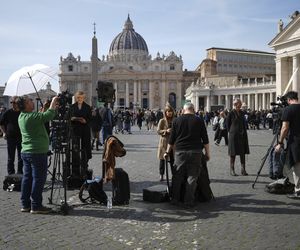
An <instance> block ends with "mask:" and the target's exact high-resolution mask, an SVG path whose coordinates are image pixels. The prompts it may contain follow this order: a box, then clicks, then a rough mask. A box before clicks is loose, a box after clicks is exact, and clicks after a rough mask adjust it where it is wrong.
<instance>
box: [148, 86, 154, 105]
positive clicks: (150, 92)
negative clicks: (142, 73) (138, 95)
mask: <svg viewBox="0 0 300 250" xmlns="http://www.w3.org/2000/svg"><path fill="white" fill-rule="evenodd" d="M152 85H153V83H152V82H151V81H149V109H153V88H152Z"/></svg>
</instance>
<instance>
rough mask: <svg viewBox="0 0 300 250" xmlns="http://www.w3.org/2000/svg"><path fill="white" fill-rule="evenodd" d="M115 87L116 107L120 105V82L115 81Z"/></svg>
mask: <svg viewBox="0 0 300 250" xmlns="http://www.w3.org/2000/svg"><path fill="white" fill-rule="evenodd" d="M114 89H115V107H116V108H118V106H119V100H118V83H117V82H115V83H114Z"/></svg>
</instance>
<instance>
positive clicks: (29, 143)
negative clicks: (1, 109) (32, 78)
mask: <svg viewBox="0 0 300 250" xmlns="http://www.w3.org/2000/svg"><path fill="white" fill-rule="evenodd" d="M57 99H58V97H57V96H55V97H53V99H52V101H51V104H50V107H49V109H48V110H47V111H45V112H33V110H34V102H33V101H32V99H30V98H28V97H27V96H24V97H18V98H17V100H16V102H17V105H18V107H19V109H20V111H21V114H20V116H19V119H18V123H19V127H20V131H21V134H22V151H21V156H22V159H23V178H22V184H21V203H22V209H21V212H31V213H32V214H46V213H49V212H51V211H52V210H51V208H47V207H44V206H43V205H42V200H43V196H42V193H43V188H44V184H45V182H46V178H47V159H48V158H47V152H48V147H49V136H48V133H47V131H46V128H45V122H48V121H50V120H52V119H53V118H54V116H55V113H56V112H55V109H56V104H57Z"/></svg>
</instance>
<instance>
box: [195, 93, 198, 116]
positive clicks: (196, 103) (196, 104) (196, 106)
mask: <svg viewBox="0 0 300 250" xmlns="http://www.w3.org/2000/svg"><path fill="white" fill-rule="evenodd" d="M198 110H199V93H196V102H195V111H196V112H197V111H198Z"/></svg>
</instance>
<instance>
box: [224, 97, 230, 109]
mask: <svg viewBox="0 0 300 250" xmlns="http://www.w3.org/2000/svg"><path fill="white" fill-rule="evenodd" d="M228 104H229V103H228V95H225V108H226V109H229V108H230V107H229V105H228Z"/></svg>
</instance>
